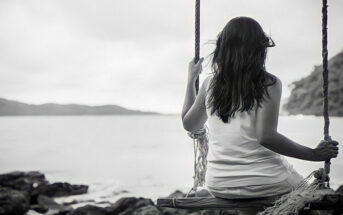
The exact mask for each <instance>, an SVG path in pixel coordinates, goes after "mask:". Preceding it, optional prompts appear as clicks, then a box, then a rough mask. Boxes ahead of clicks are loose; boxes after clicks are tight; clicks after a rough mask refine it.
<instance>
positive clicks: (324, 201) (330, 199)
mask: <svg viewBox="0 0 343 215" xmlns="http://www.w3.org/2000/svg"><path fill="white" fill-rule="evenodd" d="M277 198H278V197H276V196H273V197H265V198H256V199H235V200H229V199H222V198H214V197H191V198H159V199H157V206H159V207H170V208H178V209H189V210H206V209H232V210H236V209H250V208H260V209H263V208H266V207H270V206H273V204H274V202H275V200H276V199H277ZM306 210H335V211H343V194H342V193H335V194H327V195H324V196H323V197H322V198H321V200H319V201H316V202H311V203H307V204H306V205H305V207H304V208H303V211H306Z"/></svg>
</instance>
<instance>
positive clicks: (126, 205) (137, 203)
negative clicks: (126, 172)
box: [107, 197, 154, 215]
mask: <svg viewBox="0 0 343 215" xmlns="http://www.w3.org/2000/svg"><path fill="white" fill-rule="evenodd" d="M148 205H154V203H153V201H152V200H151V199H145V198H135V197H125V198H121V199H119V200H118V201H116V202H115V203H114V204H113V205H111V206H109V207H107V211H108V213H109V214H110V215H116V214H121V215H126V214H132V213H133V212H134V211H135V210H136V209H138V208H141V207H144V206H148Z"/></svg>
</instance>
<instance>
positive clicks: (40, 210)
mask: <svg viewBox="0 0 343 215" xmlns="http://www.w3.org/2000/svg"><path fill="white" fill-rule="evenodd" d="M30 210H33V211H36V212H37V213H41V214H44V213H46V212H48V210H49V208H48V207H46V206H44V205H40V204H33V205H30Z"/></svg>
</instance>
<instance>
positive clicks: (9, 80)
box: [0, 0, 343, 113]
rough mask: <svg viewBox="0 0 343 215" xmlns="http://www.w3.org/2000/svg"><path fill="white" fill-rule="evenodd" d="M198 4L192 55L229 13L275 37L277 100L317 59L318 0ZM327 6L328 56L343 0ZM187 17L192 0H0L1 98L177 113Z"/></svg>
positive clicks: (189, 32)
mask: <svg viewBox="0 0 343 215" xmlns="http://www.w3.org/2000/svg"><path fill="white" fill-rule="evenodd" d="M201 3H202V5H201V55H202V56H204V57H206V56H208V55H209V54H210V53H211V51H212V50H213V48H214V46H213V45H212V44H211V43H209V41H212V40H215V39H216V36H217V34H218V33H219V31H220V30H221V29H222V28H223V27H224V25H225V24H226V22H227V21H229V20H230V19H231V18H233V17H236V16H250V17H253V18H255V19H256V20H257V21H258V22H260V24H261V25H262V27H263V28H264V30H265V32H266V33H268V34H271V36H272V37H273V39H274V41H275V42H276V44H277V45H276V47H274V48H272V49H270V51H269V55H268V61H267V69H268V71H269V72H271V73H273V74H275V75H276V76H278V77H279V78H280V79H281V80H282V82H283V98H286V97H287V96H288V95H289V88H288V85H289V84H290V83H292V82H293V81H295V80H298V79H300V78H301V77H304V76H306V75H308V74H309V73H310V72H311V71H312V70H313V67H314V65H319V64H321V1H320V0H316V1H315V0H277V1H276V0H239V1H238V0H206V1H205V0H203V1H202V2H201ZM329 6H330V7H329V57H331V56H333V55H335V54H337V53H338V52H339V51H342V50H343V28H342V26H343V25H342V23H343V13H342V12H343V1H342V0H329ZM193 17H194V1H193V0H168V1H167V0H120V1H119V0H92V1H91V0H22V1H16V0H0V32H1V33H0V97H3V98H8V99H14V100H20V101H23V102H28V103H34V104H40V103H46V102H56V103H81V104H88V105H101V104H118V105H122V106H124V107H128V108H133V109H141V110H151V111H160V112H165V113H177V112H180V109H181V106H182V102H183V97H184V91H185V85H186V78H187V76H186V75H187V65H188V62H189V61H190V59H191V58H192V57H193V43H194V42H193V38H194V35H193V29H194V26H193V23H194V18H193ZM205 69H206V68H205ZM206 71H207V72H210V68H207V69H206ZM205 75H206V74H204V75H202V78H203V76H205Z"/></svg>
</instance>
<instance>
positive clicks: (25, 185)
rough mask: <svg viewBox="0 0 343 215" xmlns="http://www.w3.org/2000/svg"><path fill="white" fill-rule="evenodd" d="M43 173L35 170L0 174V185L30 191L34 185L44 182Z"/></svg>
mask: <svg viewBox="0 0 343 215" xmlns="http://www.w3.org/2000/svg"><path fill="white" fill-rule="evenodd" d="M45 183H47V181H46V180H45V176H44V174H42V173H40V172H36V171H31V172H21V171H15V172H10V173H6V174H1V175H0V186H2V187H10V188H13V189H16V190H21V191H27V192H29V193H30V192H31V191H32V190H33V189H34V188H35V187H37V186H39V185H41V184H45Z"/></svg>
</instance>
